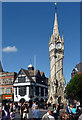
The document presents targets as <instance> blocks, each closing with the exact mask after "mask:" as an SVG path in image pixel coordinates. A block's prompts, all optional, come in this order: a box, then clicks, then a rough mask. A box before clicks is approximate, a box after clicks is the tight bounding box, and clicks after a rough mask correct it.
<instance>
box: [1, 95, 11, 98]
mask: <svg viewBox="0 0 82 120" xmlns="http://www.w3.org/2000/svg"><path fill="white" fill-rule="evenodd" d="M3 99H12V95H3Z"/></svg>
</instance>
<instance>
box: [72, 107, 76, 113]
mask: <svg viewBox="0 0 82 120" xmlns="http://www.w3.org/2000/svg"><path fill="white" fill-rule="evenodd" d="M72 113H73V114H76V107H75V106H74V107H73V108H72Z"/></svg>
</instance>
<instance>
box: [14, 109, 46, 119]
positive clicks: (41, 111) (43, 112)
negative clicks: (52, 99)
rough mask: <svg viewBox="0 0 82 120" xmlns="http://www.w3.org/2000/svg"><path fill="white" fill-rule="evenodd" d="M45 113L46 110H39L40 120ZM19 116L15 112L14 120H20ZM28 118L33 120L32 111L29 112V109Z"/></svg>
mask: <svg viewBox="0 0 82 120" xmlns="http://www.w3.org/2000/svg"><path fill="white" fill-rule="evenodd" d="M46 112H47V110H41V109H40V118H42V116H43V115H44V114H45V113H46ZM20 118H21V117H20V114H19V113H18V112H17V113H16V114H15V120H17V119H19V120H20ZM29 118H33V117H32V111H31V109H29Z"/></svg>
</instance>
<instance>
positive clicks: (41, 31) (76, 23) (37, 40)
mask: <svg viewBox="0 0 82 120" xmlns="http://www.w3.org/2000/svg"><path fill="white" fill-rule="evenodd" d="M57 14H58V24H59V31H60V35H62V30H63V35H64V48H65V49H64V76H65V79H66V83H67V82H68V81H69V80H70V78H71V72H72V69H73V68H74V67H75V66H76V64H77V63H79V61H80V3H72V2H69V3H67V2H66V3H65V2H61V3H57ZM54 18H55V7H54V3H53V2H52V3H51V2H46V3H45V2H43V3H40V2H39V3H37V2H34V3H33V2H31V3H30V2H26V3H25V2H24V3H23V2H19V3H17V2H13V3H3V5H2V48H6V47H8V46H11V47H13V46H14V49H15V51H13V52H5V51H4V52H3V53H2V58H3V59H2V65H3V68H4V70H5V71H9V72H17V73H18V72H19V70H20V69H21V68H24V69H27V67H28V65H29V64H30V59H31V63H32V64H33V65H34V56H36V69H39V70H40V71H44V72H45V75H46V76H47V77H49V74H50V64H49V35H50V34H52V31H53V25H54ZM16 48H17V49H16Z"/></svg>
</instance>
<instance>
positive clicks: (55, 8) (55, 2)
mask: <svg viewBox="0 0 82 120" xmlns="http://www.w3.org/2000/svg"><path fill="white" fill-rule="evenodd" d="M56 5H57V3H56V2H55V10H56V11H57V6H56Z"/></svg>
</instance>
